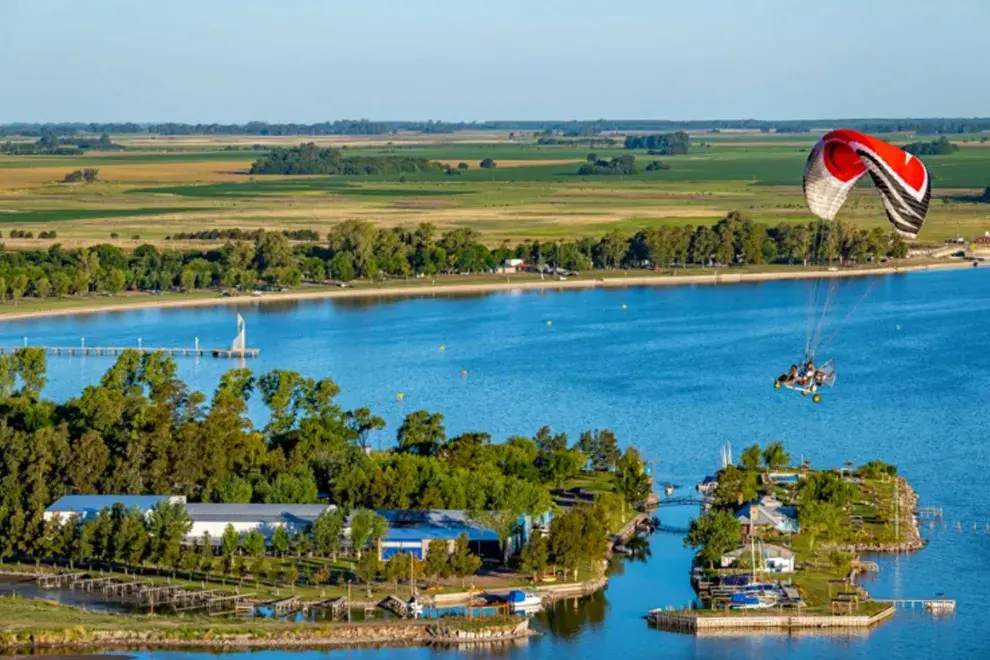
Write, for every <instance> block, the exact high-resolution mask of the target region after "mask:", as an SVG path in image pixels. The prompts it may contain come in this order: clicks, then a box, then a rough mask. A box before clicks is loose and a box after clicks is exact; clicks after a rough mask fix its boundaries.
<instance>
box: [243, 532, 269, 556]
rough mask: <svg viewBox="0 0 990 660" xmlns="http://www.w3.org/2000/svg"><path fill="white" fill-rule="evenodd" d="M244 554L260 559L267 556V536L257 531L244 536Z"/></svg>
mask: <svg viewBox="0 0 990 660" xmlns="http://www.w3.org/2000/svg"><path fill="white" fill-rule="evenodd" d="M243 546H244V552H245V553H247V555H248V556H249V557H260V556H262V555H263V554H265V536H264V534H262V533H261V532H259V531H258V530H256V529H252V530H251V531H250V532H248V533H247V534H245V535H244V543H243Z"/></svg>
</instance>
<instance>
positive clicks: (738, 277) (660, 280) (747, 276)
mask: <svg viewBox="0 0 990 660" xmlns="http://www.w3.org/2000/svg"><path fill="white" fill-rule="evenodd" d="M972 267H973V263H971V262H969V261H940V262H935V263H926V264H917V265H906V266H891V267H880V268H847V269H843V270H820V269H816V270H797V269H795V270H793V271H777V272H769V273H745V272H743V273H740V272H732V271H731V270H727V269H723V270H712V271H707V274H697V275H695V274H692V275H625V276H620V275H616V274H614V273H610V274H609V276H608V277H605V278H600V277H578V278H571V279H566V280H554V279H547V280H525V281H511V279H509V278H506V281H501V277H500V276H498V275H492V278H493V281H491V282H471V283H469V284H457V283H456V280H455V279H450V280H445V281H444V282H442V283H425V282H424V283H423V284H410V285H406V286H382V287H371V286H358V287H355V288H341V289H321V290H319V291H291V292H286V293H265V294H263V295H260V296H251V295H240V296H236V297H224V296H220V295H217V296H216V297H215V298H191V299H189V300H161V299H158V300H156V299H155V298H154V297H153V296H150V295H149V296H148V297H147V300H142V301H141V302H132V303H124V304H113V303H111V304H103V305H86V304H85V302H86V301H81V304H80V305H79V306H78V307H66V308H63V309H52V310H38V311H28V312H16V311H11V312H10V313H5V312H4V310H2V309H0V322H2V321H15V320H20V319H32V318H51V317H55V316H69V315H74V314H100V313H105V312H125V311H130V310H139V309H171V308H184V307H206V306H213V305H253V304H264V303H275V302H286V301H302V300H319V299H324V298H395V297H414V296H436V295H451V294H454V295H456V294H479V293H481V294H483V293H495V292H503V291H562V290H565V289H590V288H596V287H601V288H621V287H633V286H685V285H690V284H707V285H722V284H740V283H746V282H768V281H774V280H806V279H820V278H845V277H870V276H878V275H894V274H901V273H910V272H918V271H926V270H945V269H957V268H972ZM495 278H498V281H496V279H495Z"/></svg>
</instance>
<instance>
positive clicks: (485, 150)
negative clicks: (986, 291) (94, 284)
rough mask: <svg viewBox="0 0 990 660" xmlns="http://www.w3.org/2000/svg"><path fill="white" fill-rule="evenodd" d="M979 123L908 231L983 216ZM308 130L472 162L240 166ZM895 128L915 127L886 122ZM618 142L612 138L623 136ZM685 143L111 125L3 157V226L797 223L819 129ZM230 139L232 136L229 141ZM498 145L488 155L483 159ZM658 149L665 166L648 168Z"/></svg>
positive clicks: (522, 232)
mask: <svg viewBox="0 0 990 660" xmlns="http://www.w3.org/2000/svg"><path fill="white" fill-rule="evenodd" d="M985 137H986V136H980V135H972V136H966V137H965V138H962V139H960V140H959V143H960V144H961V145H962V148H961V149H960V150H959V151H958V152H957V153H955V154H953V155H950V156H929V157H925V162H926V163H927V165H928V166H929V169H930V170H931V173H932V177H933V181H934V191H935V197H936V199H935V200H934V201H933V204H932V209H931V212H930V215H929V221H928V223H927V225H926V227H925V229H924V230H923V231H922V234H921V236H920V237H919V239H920V241H921V242H925V243H937V242H940V241H942V240H943V239H945V238H948V237H954V236H956V235H962V236H964V237H968V238H972V237H975V236H977V235H980V234H982V233H983V232H984V231H988V230H990V204H981V203H976V202H975V201H974V200H976V199H977V197H978V196H979V194H980V193H981V192H982V190H983V188H984V187H985V186H987V185H990V148H988V147H987V146H986V145H985V144H984V143H982V142H980V140H981V139H984V138H985ZM311 139H312V140H314V141H316V142H318V143H320V144H334V145H338V146H342V145H346V146H347V147H348V151H347V153H348V154H357V155H402V156H418V157H426V158H429V159H434V160H440V161H442V162H445V163H449V164H450V165H456V164H457V163H460V162H464V163H466V164H468V166H469V169H467V170H465V171H463V172H462V173H461V174H459V175H456V176H451V175H447V174H443V173H428V174H427V173H422V174H410V175H407V176H406V177H404V180H402V181H400V180H399V177H396V176H368V177H345V176H261V175H256V176H251V175H249V174H247V172H248V170H249V168H250V164H251V162H252V161H253V160H254V159H255V158H256V157H257V156H258V154H259V153H260V152H257V151H253V150H251V149H252V148H253V147H252V145H254V144H256V143H263V144H265V145H274V144H281V145H287V144H293V143H298V142H302V141H309V140H311ZM893 139H894V140H895V141H899V142H907V141H911V140H913V139H917V138H915V137H914V136H907V135H904V136H894V137H893ZM619 140H620V142H621V136H620V137H619ZM692 140H693V142H692V144H693V146H692V150H691V153H690V154H688V155H685V156H673V157H661V156H651V155H648V154H646V153H645V152H643V151H638V152H634V153H635V155H636V157H637V160H638V165H639V167H640V170H641V171H640V173H638V174H634V175H624V176H579V175H577V173H576V172H577V169H578V167H579V166H580V164H581V163H582V162H584V160H585V158H586V156H587V154H588V153H589V152H594V153H595V154H597V156H598V157H599V158H610V157H613V156H617V155H621V154H627V153H629V152H627V151H625V150H624V149H621V148H617V147H609V148H593V149H592V148H589V147H587V146H584V145H574V144H565V145H538V144H536V143H535V141H534V140H533V139H532V137H531V136H530V135H526V136H525V137H519V136H518V135H517V136H515V137H514V140H512V141H509V139H508V134H507V133H497V132H491V133H472V134H469V135H465V134H453V135H440V136H428V135H418V134H407V135H396V136H376V137H375V138H363V137H353V138H345V137H341V136H333V137H332V138H331V137H326V138H308V137H291V136H289V137H280V138H278V139H277V140H276V139H270V138H259V137H254V136H226V137H218V138H212V137H210V136H188V137H169V138H161V137H159V138H151V137H148V136H143V137H141V138H135V137H128V136H120V138H119V141H120V142H121V143H123V144H125V145H126V146H127V147H128V151H124V152H113V153H108V154H105V155H100V154H98V153H91V154H85V155H82V156H77V157H65V156H51V157H46V156H0V231H3V232H4V233H5V234H6V233H8V232H9V231H10V230H12V229H30V228H31V225H32V224H36V223H41V222H43V223H45V225H46V228H47V229H54V230H56V231H57V233H58V239H57V241H58V242H61V243H63V244H65V245H70V246H71V245H86V244H93V243H97V242H108V241H110V242H113V241H111V239H110V234H111V233H117V234H118V235H119V236H120V238H119V239H116V242H118V243H120V244H121V245H125V246H130V245H132V242H133V241H132V239H131V237H132V236H133V235H135V234H137V235H140V236H141V240H143V241H152V242H156V241H160V240H162V239H164V237H165V236H167V235H169V234H172V233H175V232H181V231H196V230H203V229H208V228H232V227H239V228H243V229H256V228H266V229H313V230H316V231H318V232H320V233H321V234H323V233H325V232H326V231H327V230H329V228H330V227H331V226H333V225H334V224H335V223H337V222H340V221H342V220H350V219H362V220H368V221H371V222H374V223H375V224H378V225H380V226H406V227H412V226H415V225H416V224H418V223H420V222H432V223H434V224H435V225H436V226H437V227H438V228H439V229H441V230H444V229H448V228H451V227H455V226H471V227H474V228H475V229H477V230H478V231H480V232H481V233H482V235H483V237H484V238H485V240H486V242H488V243H490V244H492V245H495V244H497V243H499V242H501V241H503V240H508V241H510V242H514V241H522V240H526V239H556V238H563V237H577V236H594V235H600V234H602V233H604V232H607V231H609V230H612V229H620V230H622V231H624V232H629V233H633V232H635V231H638V230H640V229H643V228H646V227H650V226H659V225H698V224H702V223H705V224H711V223H714V222H716V221H717V220H718V219H719V218H721V217H722V216H724V215H725V214H726V213H727V212H729V211H731V210H739V211H742V212H743V213H744V214H746V215H748V216H749V217H751V218H753V219H754V220H757V221H760V222H763V223H766V224H776V223H778V222H807V221H809V220H811V219H812V218H811V216H810V214H809V213H808V212H807V210H806V209H805V206H804V201H803V198H802V195H801V188H800V183H801V175H802V172H803V167H804V161H805V159H806V157H807V153H808V150H809V149H810V147H811V145H812V144H813V142H814V140H815V136H814V135H810V134H804V135H800V134H798V135H773V134H769V135H762V134H759V133H755V132H722V133H717V134H707V133H698V134H696V135H694V136H692ZM234 148H236V149H237V150H232V149H234ZM483 158H493V159H495V160H496V161H497V162H498V163H499V165H498V167H496V168H495V169H480V168H479V167H478V163H479V161H480V160H481V159H483ZM654 159H660V160H663V161H664V162H666V163H667V164H668V165H669V166H670V169H667V170H660V171H653V172H645V171H642V170H643V168H644V167H645V165H646V164H647V163H648V162H649V161H650V160H654ZM82 167H96V168H98V169H99V170H100V182H98V183H95V184H89V185H84V184H71V185H67V184H61V183H59V181H60V180H61V179H62V177H63V176H64V175H65V173H66V172H68V171H71V170H74V169H79V168H82ZM840 218H841V219H843V220H847V221H850V222H852V223H854V224H856V225H859V226H862V227H867V228H868V227H873V226H886V218H885V216H884V213H883V209H882V206H881V204H880V201H879V198H878V197H877V195H876V194H875V192H874V191H873V190H872V189H871V188H870V187H869V186H868V185H864V186H862V187H861V189H860V190H858V191H857V192H856V194H855V195H854V196H853V198H852V199H851V200H850V202H849V203H848V204H847V205H846V207H845V208H844V209H843V211H842V213H841V215H840ZM49 242H50V241H45V240H39V239H33V240H32V239H28V240H21V239H17V240H15V241H8V243H7V246H8V247H9V248H29V247H44V246H45V245H46V244H47V243H49Z"/></svg>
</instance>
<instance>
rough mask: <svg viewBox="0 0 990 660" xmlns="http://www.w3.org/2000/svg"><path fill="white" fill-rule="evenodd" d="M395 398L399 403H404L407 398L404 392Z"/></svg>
mask: <svg viewBox="0 0 990 660" xmlns="http://www.w3.org/2000/svg"><path fill="white" fill-rule="evenodd" d="M395 398H396V399H398V400H399V401H402V400H403V399H405V398H406V395H405V394H403V393H402V392H399V393H398V394H396V395H395Z"/></svg>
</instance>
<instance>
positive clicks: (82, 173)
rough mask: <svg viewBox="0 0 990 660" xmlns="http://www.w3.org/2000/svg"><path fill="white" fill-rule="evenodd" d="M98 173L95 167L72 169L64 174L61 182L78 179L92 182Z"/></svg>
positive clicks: (70, 181) (72, 181)
mask: <svg viewBox="0 0 990 660" xmlns="http://www.w3.org/2000/svg"><path fill="white" fill-rule="evenodd" d="M99 174H100V171H99V170H98V169H96V168H95V167H84V168H83V169H81V170H72V171H71V172H69V173H68V174H66V175H65V178H64V179H62V183H77V182H79V181H85V182H86V183H93V182H94V181H96V178H97V176H99Z"/></svg>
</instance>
